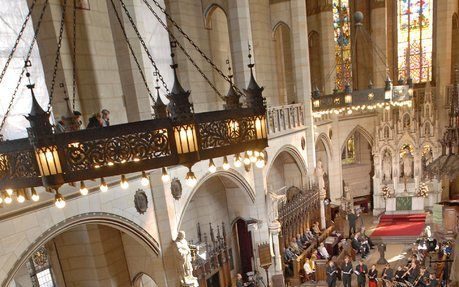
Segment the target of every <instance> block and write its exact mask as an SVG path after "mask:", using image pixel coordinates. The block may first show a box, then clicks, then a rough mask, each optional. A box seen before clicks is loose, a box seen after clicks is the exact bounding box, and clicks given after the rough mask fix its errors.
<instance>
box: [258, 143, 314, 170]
mask: <svg viewBox="0 0 459 287" xmlns="http://www.w3.org/2000/svg"><path fill="white" fill-rule="evenodd" d="M283 152H286V153H288V154H289V155H291V156H292V157H293V159H294V160H295V162H296V164H297V165H298V167H299V169H300V171H301V174H302V175H303V176H306V175H307V174H308V168H307V166H306V162H305V161H304V159H303V156H302V155H301V153H300V151H299V150H298V149H297V148H296V147H294V146H293V145H285V146H283V147H281V148H280V149H279V150H278V151H277V152H276V154H275V155H274V156H273V158H272V160H269V163H268V166H267V169H266V170H267V172H266V174H269V171H270V170H271V167H272V165H273V163H274V162H275V160H276V158H277V157H278V156H279V155H280V154H281V153H283Z"/></svg>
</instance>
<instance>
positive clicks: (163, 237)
mask: <svg viewBox="0 0 459 287" xmlns="http://www.w3.org/2000/svg"><path fill="white" fill-rule="evenodd" d="M150 182H151V184H152V190H154V192H152V197H153V204H154V208H155V217H156V220H157V225H158V234H159V242H160V247H161V255H160V256H161V257H162V260H163V264H162V266H163V268H164V274H165V275H164V277H165V280H166V281H167V286H178V285H179V284H180V281H179V279H178V273H177V266H176V258H175V250H174V248H176V247H175V246H174V240H175V239H176V237H177V231H176V225H177V222H176V220H175V216H174V215H175V203H174V199H173V198H172V195H171V192H170V188H169V187H168V186H166V185H165V184H163V182H162V180H161V170H160V169H158V170H155V171H154V172H152V173H151V174H150ZM155 184H156V185H155Z"/></svg>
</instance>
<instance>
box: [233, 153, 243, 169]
mask: <svg viewBox="0 0 459 287" xmlns="http://www.w3.org/2000/svg"><path fill="white" fill-rule="evenodd" d="M234 166H235V167H241V166H242V161H241V155H240V154H236V155H235V156H234Z"/></svg>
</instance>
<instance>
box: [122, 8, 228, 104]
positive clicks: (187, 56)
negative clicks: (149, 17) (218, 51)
mask: <svg viewBox="0 0 459 287" xmlns="http://www.w3.org/2000/svg"><path fill="white" fill-rule="evenodd" d="M120 1H122V0H120ZM143 2H144V3H145V5H147V7H148V9H149V10H150V12H151V13H152V14H153V15H154V16H155V18H156V19H157V20H158V22H159V23H160V24H161V26H163V28H164V29H166V31H167V32H168V33H169V36H170V37H171V38H172V39H173V41H174V43H175V44H177V46H178V47H179V48H180V50H181V51H182V52H183V54H184V55H185V56H186V58H187V59H188V60H189V61H190V62H191V64H192V65H193V66H194V67H195V68H196V70H197V71H198V72H199V74H200V75H201V76H202V77H203V78H204V80H206V82H207V83H208V84H209V86H210V87H211V88H212V90H214V92H215V93H216V94H217V95H218V97H219V98H220V99H222V100H223V101H224V100H225V97H224V96H223V95H222V94H221V93H220V92H219V91H218V89H217V87H215V85H214V84H213V83H212V81H211V80H210V79H209V78H208V77H207V76H206V74H204V72H203V71H202V70H201V68H199V66H198V65H197V64H196V62H195V61H194V60H193V58H192V57H191V56H190V54H189V53H188V52H187V51H186V49H185V48H184V47H183V45H182V44H181V43H180V42H179V41H178V40H177V38H176V37H175V36H174V34H173V33H172V31H171V29H169V27H168V26H167V25H166V24H165V23H164V21H163V20H162V19H161V17H159V15H158V14H157V13H156V11H155V10H154V9H153V7H151V5H150V4H149V3H148V2H147V1H146V0H143Z"/></svg>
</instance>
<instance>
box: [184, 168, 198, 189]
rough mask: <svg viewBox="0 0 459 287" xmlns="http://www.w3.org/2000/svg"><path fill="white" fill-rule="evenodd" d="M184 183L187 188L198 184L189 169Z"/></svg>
mask: <svg viewBox="0 0 459 287" xmlns="http://www.w3.org/2000/svg"><path fill="white" fill-rule="evenodd" d="M185 182H186V184H187V185H188V186H189V187H194V186H195V185H196V184H197V183H198V180H197V179H196V176H195V175H194V172H193V171H192V170H191V169H190V170H189V171H188V173H187V174H186V176H185Z"/></svg>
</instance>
